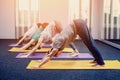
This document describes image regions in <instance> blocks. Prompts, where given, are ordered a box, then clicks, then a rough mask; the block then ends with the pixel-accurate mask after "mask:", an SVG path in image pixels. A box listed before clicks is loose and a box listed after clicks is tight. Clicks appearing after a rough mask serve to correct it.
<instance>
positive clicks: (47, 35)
mask: <svg viewBox="0 0 120 80" xmlns="http://www.w3.org/2000/svg"><path fill="white" fill-rule="evenodd" d="M61 31H62V26H61V24H60V22H58V21H52V22H50V23H49V25H48V26H47V27H46V28H45V29H44V30H43V31H42V33H41V35H40V37H39V40H38V43H37V44H36V46H35V47H34V48H33V49H32V50H31V51H30V52H28V53H26V54H25V55H23V56H21V57H23V58H26V57H29V56H30V55H32V54H34V53H35V51H36V50H37V49H38V48H42V46H43V45H44V43H47V42H51V43H52V41H54V37H56V36H57V35H56V34H59V33H60V32H61ZM55 35H56V36H55ZM70 46H71V47H72V48H73V51H74V52H73V53H72V55H71V56H73V57H74V56H77V55H78V53H79V52H78V51H77V49H76V47H75V46H74V44H71V45H70ZM61 52H62V51H61Z"/></svg>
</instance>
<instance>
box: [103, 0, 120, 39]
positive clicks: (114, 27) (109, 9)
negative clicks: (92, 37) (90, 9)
mask: <svg viewBox="0 0 120 80" xmlns="http://www.w3.org/2000/svg"><path fill="white" fill-rule="evenodd" d="M103 37H104V39H107V40H109V39H120V0H104V35H103Z"/></svg>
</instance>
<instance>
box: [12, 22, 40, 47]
mask: <svg viewBox="0 0 120 80" xmlns="http://www.w3.org/2000/svg"><path fill="white" fill-rule="evenodd" d="M40 26H41V23H36V24H34V25H33V26H32V27H31V28H30V29H29V30H28V31H27V32H26V33H25V34H24V35H23V36H22V37H21V38H20V40H19V41H18V42H17V43H16V44H15V45H14V46H19V45H20V44H22V43H23V42H27V41H29V40H30V39H31V38H32V36H33V35H34V34H35V32H36V31H37V30H38V28H39V27H40Z"/></svg>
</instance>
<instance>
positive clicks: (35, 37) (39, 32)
mask: <svg viewBox="0 0 120 80" xmlns="http://www.w3.org/2000/svg"><path fill="white" fill-rule="evenodd" d="M42 31H43V28H42V26H40V27H39V28H38V30H37V31H36V32H35V34H34V35H33V37H32V39H34V40H38V39H39V37H40V34H41V32H42Z"/></svg>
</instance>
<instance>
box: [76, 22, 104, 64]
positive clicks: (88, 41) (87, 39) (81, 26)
mask: <svg viewBox="0 0 120 80" xmlns="http://www.w3.org/2000/svg"><path fill="white" fill-rule="evenodd" d="M74 23H75V26H76V29H77V34H78V35H79V36H80V37H81V39H82V40H83V42H84V43H85V45H86V46H87V47H88V49H89V50H90V52H91V53H92V55H93V57H94V58H95V61H96V62H97V63H98V64H99V65H104V61H103V58H102V56H101V54H100V51H99V50H98V48H97V46H96V44H95V42H94V40H93V38H92V36H91V35H90V33H89V31H88V28H87V25H86V24H85V23H84V22H83V21H81V20H74Z"/></svg>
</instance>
